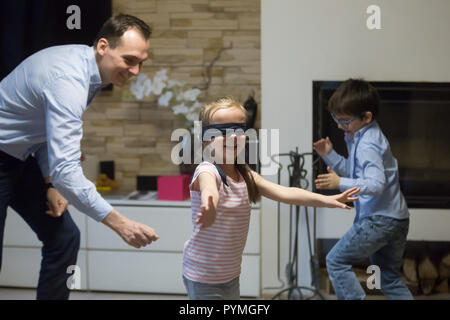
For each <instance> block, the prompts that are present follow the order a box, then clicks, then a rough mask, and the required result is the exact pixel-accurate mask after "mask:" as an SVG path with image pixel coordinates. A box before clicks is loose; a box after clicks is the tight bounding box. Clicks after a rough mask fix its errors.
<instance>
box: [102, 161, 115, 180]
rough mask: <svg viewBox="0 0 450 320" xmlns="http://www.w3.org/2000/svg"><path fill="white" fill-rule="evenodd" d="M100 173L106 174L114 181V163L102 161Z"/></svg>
mask: <svg viewBox="0 0 450 320" xmlns="http://www.w3.org/2000/svg"><path fill="white" fill-rule="evenodd" d="M100 173H104V174H106V175H107V176H108V178H110V179H111V180H114V177H115V176H114V161H100Z"/></svg>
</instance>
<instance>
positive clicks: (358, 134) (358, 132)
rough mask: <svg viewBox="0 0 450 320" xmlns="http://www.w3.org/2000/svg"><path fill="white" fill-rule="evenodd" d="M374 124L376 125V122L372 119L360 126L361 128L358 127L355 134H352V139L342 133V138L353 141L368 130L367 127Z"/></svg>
mask: <svg viewBox="0 0 450 320" xmlns="http://www.w3.org/2000/svg"><path fill="white" fill-rule="evenodd" d="M375 126H378V123H377V122H376V121H375V120H373V121H372V122H371V123H369V124H368V125H367V126H364V127H362V128H361V129H359V130H358V131H356V132H355V134H354V136H353V139H350V138H348V137H347V135H346V134H344V139H345V141H347V142H351V141H352V140H353V141H355V140H357V139H359V138H361V137H362V135H363V134H364V133H365V132H366V131H367V130H369V128H372V127H375Z"/></svg>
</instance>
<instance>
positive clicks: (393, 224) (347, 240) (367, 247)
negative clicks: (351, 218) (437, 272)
mask: <svg viewBox="0 0 450 320" xmlns="http://www.w3.org/2000/svg"><path fill="white" fill-rule="evenodd" d="M408 229H409V219H404V220H397V219H393V218H390V217H386V216H380V215H375V216H369V217H364V218H362V219H361V220H359V221H358V222H356V223H355V224H354V225H353V226H352V228H351V229H350V230H349V231H348V232H347V233H346V234H345V235H344V236H343V237H342V238H341V239H340V240H339V241H338V242H337V243H336V245H335V246H334V247H333V248H332V249H331V251H330V252H329V253H328V255H327V259H326V260H327V270H328V274H329V276H330V280H331V282H332V284H333V288H334V291H335V292H336V295H337V297H338V299H355V300H356V299H364V298H365V297H366V295H365V292H364V290H363V288H362V287H361V285H360V283H359V281H358V280H357V278H356V275H355V273H354V272H353V271H352V265H353V264H355V263H358V262H361V261H362V260H364V259H366V258H367V257H370V262H371V264H372V265H377V266H378V267H379V268H380V271H381V274H380V276H381V289H380V290H381V292H382V293H383V294H384V295H385V296H386V297H387V298H388V299H397V300H409V299H413V297H412V295H411V292H410V291H409V289H408V288H407V287H406V285H405V284H404V283H403V281H402V278H401V273H400V269H401V267H402V264H403V253H404V250H405V245H406V235H407V234H408Z"/></svg>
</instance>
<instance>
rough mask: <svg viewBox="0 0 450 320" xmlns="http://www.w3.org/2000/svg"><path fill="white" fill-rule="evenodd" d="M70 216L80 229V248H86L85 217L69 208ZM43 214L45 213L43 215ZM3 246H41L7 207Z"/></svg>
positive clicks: (28, 228) (32, 233)
mask: <svg viewBox="0 0 450 320" xmlns="http://www.w3.org/2000/svg"><path fill="white" fill-rule="evenodd" d="M69 212H70V215H71V217H72V219H73V221H74V222H75V224H76V225H77V227H78V229H80V235H81V240H80V248H86V238H85V237H86V219H87V216H86V215H85V214H83V213H80V212H79V211H78V210H77V209H75V208H74V207H72V206H69ZM43 214H45V213H43ZM3 244H4V245H5V246H8V245H9V246H23V247H38V248H40V247H41V246H42V243H41V242H40V241H39V239H38V238H37V236H36V234H35V233H34V231H33V230H31V228H30V227H29V226H28V224H27V223H26V222H25V221H24V220H23V219H22V217H21V216H19V214H18V213H17V212H16V211H14V210H13V209H12V208H10V207H8V211H7V215H6V222H5V234H4V239H3Z"/></svg>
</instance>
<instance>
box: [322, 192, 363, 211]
mask: <svg viewBox="0 0 450 320" xmlns="http://www.w3.org/2000/svg"><path fill="white" fill-rule="evenodd" d="M359 190H360V189H359V188H351V189H348V190H346V191H344V192H342V193H341V194H337V195H334V196H328V198H330V202H329V205H328V206H327V207H328V208H342V209H351V208H350V207H349V206H348V205H346V203H347V202H354V201H356V200H358V199H359V198H358V197H352V196H353V195H355V194H357V193H358V192H359Z"/></svg>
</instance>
